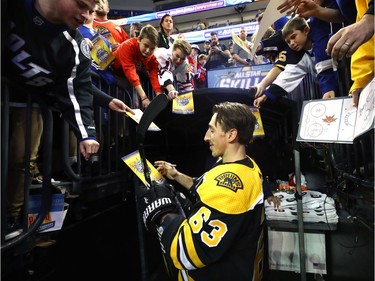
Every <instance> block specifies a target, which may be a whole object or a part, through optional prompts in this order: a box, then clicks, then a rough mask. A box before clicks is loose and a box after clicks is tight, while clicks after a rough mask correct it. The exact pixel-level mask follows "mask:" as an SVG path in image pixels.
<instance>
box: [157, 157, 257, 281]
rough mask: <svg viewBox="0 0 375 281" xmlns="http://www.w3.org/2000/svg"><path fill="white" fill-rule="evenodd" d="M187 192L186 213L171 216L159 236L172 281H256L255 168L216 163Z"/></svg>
mask: <svg viewBox="0 0 375 281" xmlns="http://www.w3.org/2000/svg"><path fill="white" fill-rule="evenodd" d="M192 188H194V189H195V196H196V202H195V203H194V204H193V206H192V208H191V212H190V214H189V215H188V216H187V217H186V218H184V217H182V216H178V217H175V218H174V219H173V220H172V221H170V222H169V223H168V225H165V228H164V232H163V234H162V236H161V242H162V244H163V246H164V249H165V250H166V253H167V256H169V257H170V259H171V260H172V262H173V264H174V266H175V267H176V268H177V269H179V273H178V275H179V276H178V280H195V281H198V280H204V281H207V280H215V281H219V280H225V281H227V280H236V281H241V280H261V277H262V268H263V222H264V206H263V190H262V174H261V171H260V169H259V168H258V166H257V165H256V163H255V162H254V161H253V160H252V159H250V158H246V159H244V160H242V161H238V162H234V163H222V162H221V161H219V162H217V163H216V165H215V166H214V167H213V168H212V169H211V170H209V171H208V172H206V173H205V174H204V175H202V176H201V177H200V178H198V179H196V180H195V184H194V185H193V187H192Z"/></svg>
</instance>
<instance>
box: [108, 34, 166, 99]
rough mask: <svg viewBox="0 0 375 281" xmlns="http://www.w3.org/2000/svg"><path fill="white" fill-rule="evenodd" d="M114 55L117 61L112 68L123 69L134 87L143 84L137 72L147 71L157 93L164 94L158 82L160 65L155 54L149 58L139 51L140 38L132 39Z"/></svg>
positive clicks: (121, 45)
mask: <svg viewBox="0 0 375 281" xmlns="http://www.w3.org/2000/svg"><path fill="white" fill-rule="evenodd" d="M113 55H114V56H115V57H116V60H115V62H114V63H113V65H112V67H113V68H114V69H116V70H119V69H121V68H122V70H123V72H124V74H125V76H126V78H127V79H128V80H129V82H130V83H131V84H132V86H133V87H136V86H138V85H140V84H141V82H140V79H139V75H138V74H137V70H138V71H142V70H146V71H147V72H148V76H149V78H150V82H151V85H152V88H153V89H154V91H155V93H161V92H163V90H162V87H161V86H160V84H159V80H158V66H159V63H158V61H157V60H156V57H155V56H154V55H153V54H152V55H151V56H148V57H147V58H145V57H143V56H142V54H141V51H140V50H139V43H138V38H130V39H129V40H126V41H125V42H123V43H121V44H120V46H119V47H118V49H117V50H116V51H114V52H113ZM142 68H143V69H142Z"/></svg>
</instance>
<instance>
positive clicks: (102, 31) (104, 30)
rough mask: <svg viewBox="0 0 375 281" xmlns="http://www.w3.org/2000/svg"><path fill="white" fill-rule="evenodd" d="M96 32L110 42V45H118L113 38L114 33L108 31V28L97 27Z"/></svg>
mask: <svg viewBox="0 0 375 281" xmlns="http://www.w3.org/2000/svg"><path fill="white" fill-rule="evenodd" d="M95 30H96V31H97V32H98V33H99V34H101V35H103V36H104V37H105V38H106V39H107V40H108V41H109V43H111V45H113V44H116V43H117V42H116V40H115V38H113V36H112V33H111V32H110V31H109V30H108V28H106V27H104V26H100V25H97V26H96V27H95Z"/></svg>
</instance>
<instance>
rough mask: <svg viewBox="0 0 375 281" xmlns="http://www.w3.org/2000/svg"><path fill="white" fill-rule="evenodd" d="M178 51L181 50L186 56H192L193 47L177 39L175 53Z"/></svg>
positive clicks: (174, 43) (174, 47) (174, 44)
mask: <svg viewBox="0 0 375 281" xmlns="http://www.w3.org/2000/svg"><path fill="white" fill-rule="evenodd" d="M176 49H180V50H181V51H182V52H183V53H184V54H185V55H187V56H188V55H190V53H191V46H190V44H189V42H188V41H186V40H184V39H176V40H174V42H173V51H174V50H176Z"/></svg>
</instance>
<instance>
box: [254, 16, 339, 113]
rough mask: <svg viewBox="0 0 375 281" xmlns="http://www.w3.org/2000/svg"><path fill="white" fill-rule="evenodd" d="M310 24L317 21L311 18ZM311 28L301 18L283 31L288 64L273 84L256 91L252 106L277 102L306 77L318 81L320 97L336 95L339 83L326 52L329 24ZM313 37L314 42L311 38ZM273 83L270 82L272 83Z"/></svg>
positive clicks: (290, 22) (295, 18)
mask: <svg viewBox="0 0 375 281" xmlns="http://www.w3.org/2000/svg"><path fill="white" fill-rule="evenodd" d="M312 20H313V21H315V22H316V21H318V20H317V19H315V18H313V19H312ZM312 25H313V26H314V29H313V28H310V26H309V24H308V23H307V21H306V20H305V19H304V18H301V17H298V16H297V17H294V18H292V19H290V20H289V21H288V23H287V24H286V25H285V26H284V28H283V30H282V37H283V39H284V40H285V41H286V43H287V44H288V46H289V49H290V51H289V52H288V56H287V61H286V62H287V64H286V65H285V67H284V71H282V72H281V71H280V73H278V74H277V75H276V76H277V77H276V79H275V80H274V81H273V83H272V84H271V85H270V86H269V87H268V88H267V89H266V90H265V91H264V92H259V91H258V92H257V94H256V96H255V100H254V106H256V107H260V106H261V105H262V104H263V103H264V102H265V101H266V100H267V99H268V98H270V99H271V100H273V101H277V100H278V99H279V98H280V97H282V96H286V95H287V94H288V93H290V92H291V91H293V90H294V89H295V88H296V87H297V86H298V85H299V84H300V82H301V81H302V79H303V78H304V77H305V75H306V74H308V73H310V74H311V75H312V76H313V78H314V79H317V80H318V84H319V88H320V91H321V94H322V98H332V97H335V95H336V94H337V93H338V88H339V87H338V80H337V75H336V73H335V71H334V70H333V64H332V60H331V58H330V57H329V56H328V55H327V54H326V53H325V46H326V42H327V41H328V38H329V32H330V29H328V30H327V25H328V27H329V24H328V23H325V22H323V21H322V22H321V23H320V24H317V23H313V24H312ZM312 38H314V39H312ZM271 82H272V81H271Z"/></svg>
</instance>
